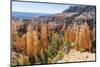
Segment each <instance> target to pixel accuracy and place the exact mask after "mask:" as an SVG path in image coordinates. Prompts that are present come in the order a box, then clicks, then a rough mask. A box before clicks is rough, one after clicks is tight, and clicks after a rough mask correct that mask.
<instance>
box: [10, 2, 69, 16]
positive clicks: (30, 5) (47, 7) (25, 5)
mask: <svg viewBox="0 0 100 67" xmlns="http://www.w3.org/2000/svg"><path fill="white" fill-rule="evenodd" d="M69 6H70V5H63V4H47V3H34V2H18V1H13V2H12V12H31V13H32V12H36V13H49V14H53V13H60V12H62V11H64V10H65V9H68V8H69Z"/></svg>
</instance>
